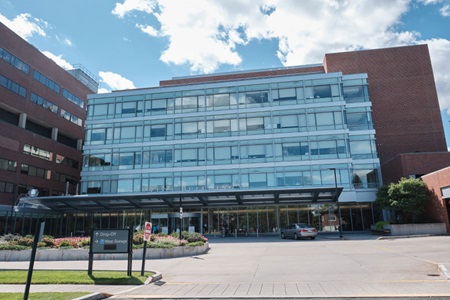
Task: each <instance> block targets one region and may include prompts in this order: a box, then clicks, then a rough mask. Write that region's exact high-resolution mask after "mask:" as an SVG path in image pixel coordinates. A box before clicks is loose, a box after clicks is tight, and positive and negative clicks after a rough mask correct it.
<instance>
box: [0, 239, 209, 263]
mask: <svg viewBox="0 0 450 300" xmlns="http://www.w3.org/2000/svg"><path fill="white" fill-rule="evenodd" d="M208 250H209V243H205V245H203V246H197V247H174V248H170V249H165V248H147V253H146V256H145V257H146V258H148V259H165V258H175V257H184V256H194V255H200V254H204V253H206V252H207V251H208ZM142 255H143V249H135V250H133V259H142ZM30 257H31V250H1V251H0V261H29V260H30ZM127 258H128V254H126V253H124V254H109V253H106V254H94V260H124V259H125V260H126V259H127ZM88 259H89V250H88V249H38V250H37V252H36V260H37V261H59V260H88Z"/></svg>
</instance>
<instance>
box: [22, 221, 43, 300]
mask: <svg viewBox="0 0 450 300" xmlns="http://www.w3.org/2000/svg"><path fill="white" fill-rule="evenodd" d="M44 227H45V222H38V223H37V224H36V232H35V233H34V240H33V248H32V250H31V257H30V266H29V267H28V276H27V283H26V285H25V292H24V294H23V299H24V300H28V295H29V294H30V285H31V278H32V276H33V268H34V261H35V259H36V250H37V244H38V242H40V241H42V235H43V234H44Z"/></svg>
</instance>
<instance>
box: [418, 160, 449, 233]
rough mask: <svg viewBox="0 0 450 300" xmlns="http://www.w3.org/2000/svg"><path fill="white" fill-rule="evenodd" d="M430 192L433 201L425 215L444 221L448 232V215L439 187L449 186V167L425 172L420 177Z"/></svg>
mask: <svg viewBox="0 0 450 300" xmlns="http://www.w3.org/2000/svg"><path fill="white" fill-rule="evenodd" d="M422 179H423V181H424V182H425V183H426V184H427V186H428V188H429V189H430V191H431V192H432V195H433V201H431V202H430V204H429V206H428V207H427V211H426V213H427V216H428V218H429V219H430V220H432V221H436V222H442V223H445V225H446V226H447V232H450V224H449V216H448V212H447V208H446V203H445V201H450V200H449V199H442V193H441V188H443V187H448V186H450V167H448V168H445V169H441V170H439V171H436V172H433V173H430V174H427V175H425V176H423V177H422Z"/></svg>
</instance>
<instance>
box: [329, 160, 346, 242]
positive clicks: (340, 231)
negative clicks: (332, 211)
mask: <svg viewBox="0 0 450 300" xmlns="http://www.w3.org/2000/svg"><path fill="white" fill-rule="evenodd" d="M328 170H333V172H334V197H336V202H337V207H338V218H339V238H340V239H342V238H343V236H342V222H341V205H340V203H339V197H338V188H337V176H336V168H329V169H328Z"/></svg>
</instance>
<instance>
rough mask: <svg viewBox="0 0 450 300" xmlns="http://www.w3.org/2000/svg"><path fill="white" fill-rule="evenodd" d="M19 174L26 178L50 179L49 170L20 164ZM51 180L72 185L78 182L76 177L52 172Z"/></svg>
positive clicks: (50, 173) (50, 172)
mask: <svg viewBox="0 0 450 300" xmlns="http://www.w3.org/2000/svg"><path fill="white" fill-rule="evenodd" d="M20 173H21V174H25V175H28V176H33V177H39V178H44V179H49V180H50V179H51V178H52V171H51V170H47V169H43V168H39V167H35V166H31V165H28V164H22V166H21V170H20ZM53 180H54V181H59V182H67V181H69V182H70V183H72V184H76V183H77V182H78V181H77V178H76V177H74V176H71V175H67V174H63V173H59V172H53Z"/></svg>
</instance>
